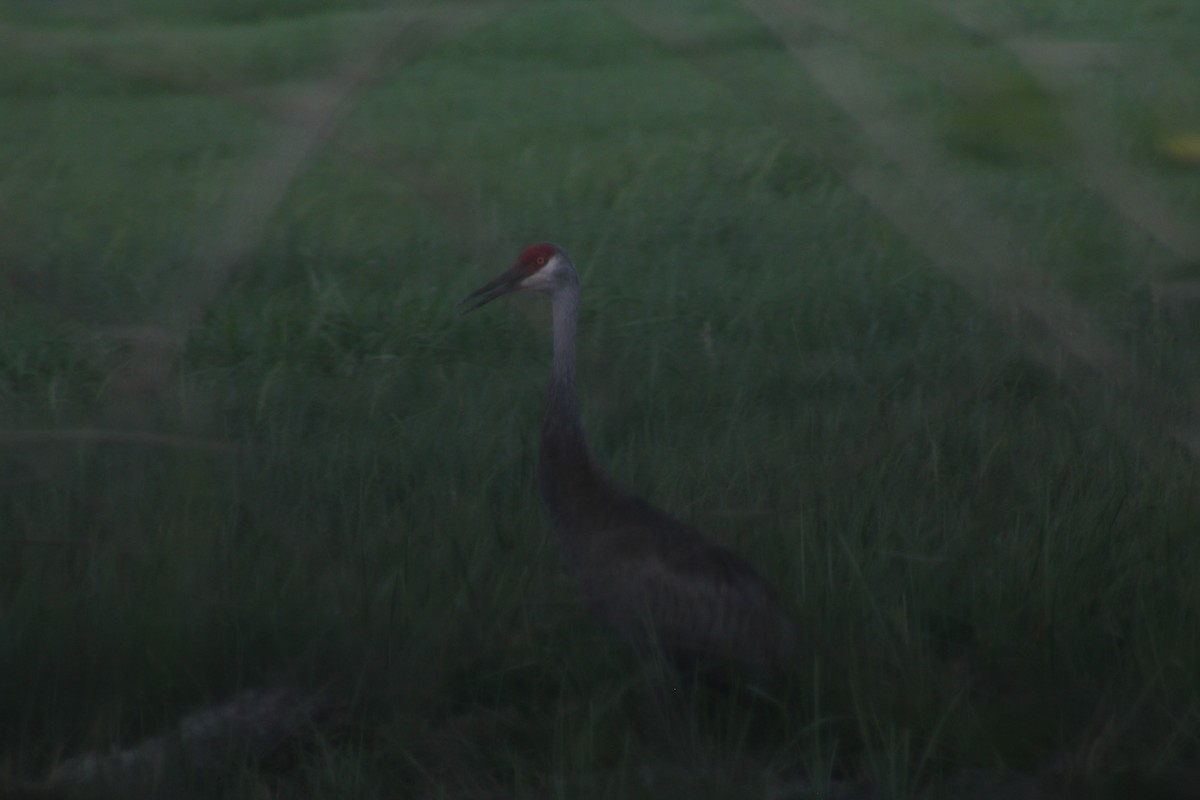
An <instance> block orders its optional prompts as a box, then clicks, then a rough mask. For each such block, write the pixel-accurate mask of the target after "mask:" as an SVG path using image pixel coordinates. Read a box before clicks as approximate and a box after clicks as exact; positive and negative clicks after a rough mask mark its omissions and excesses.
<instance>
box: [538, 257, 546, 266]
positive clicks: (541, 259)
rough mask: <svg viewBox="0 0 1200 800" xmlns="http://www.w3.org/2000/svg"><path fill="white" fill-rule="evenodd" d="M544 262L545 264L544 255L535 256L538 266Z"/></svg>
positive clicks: (543, 264)
mask: <svg viewBox="0 0 1200 800" xmlns="http://www.w3.org/2000/svg"><path fill="white" fill-rule="evenodd" d="M545 264H546V257H545V256H538V257H537V265H538V266H539V267H541V266H545Z"/></svg>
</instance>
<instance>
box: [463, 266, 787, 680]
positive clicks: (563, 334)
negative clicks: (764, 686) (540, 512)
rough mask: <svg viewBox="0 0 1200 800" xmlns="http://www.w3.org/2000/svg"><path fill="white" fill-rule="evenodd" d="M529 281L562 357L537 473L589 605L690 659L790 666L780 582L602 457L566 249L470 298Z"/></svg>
mask: <svg viewBox="0 0 1200 800" xmlns="http://www.w3.org/2000/svg"><path fill="white" fill-rule="evenodd" d="M518 291H534V292H542V293H545V294H549V295H550V299H551V304H552V308H553V318H554V362H553V368H552V369H551V373H550V389H549V392H548V393H547V396H546V407H545V416H544V417H543V420H542V433H541V442H540V446H539V457H538V483H539V485H540V488H541V492H542V498H543V499H544V500H545V503H546V507H547V508H548V509H549V511H550V516H551V518H552V520H553V523H554V527H555V529H556V531H557V534H558V539H559V541H560V543H561V546H562V550H563V554H564V556H565V558H566V561H567V565H568V567H569V569H570V571H571V572H572V573H573V574H574V577H575V579H576V580H577V581H578V583H579V585H580V587H581V589H582V591H583V595H584V598H585V599H586V601H587V603H588V605H589V606H590V607H591V609H592V610H593V611H594V612H595V613H596V615H597V616H599V617H600V619H601V620H602V621H603V622H605V623H607V625H608V626H609V627H610V628H612V629H613V630H614V631H615V632H616V633H617V634H618V635H620V636H621V637H622V638H624V639H625V640H627V641H628V642H630V643H631V644H633V645H634V646H635V647H637V648H638V649H639V650H640V651H642V652H645V651H647V650H649V649H652V648H653V647H654V646H656V645H657V646H661V647H662V648H663V651H664V652H665V653H666V654H667V655H668V656H669V657H670V658H671V660H673V661H675V662H676V663H677V664H678V665H680V666H682V667H684V668H687V669H698V670H702V671H705V672H708V671H710V670H712V669H713V668H716V669H722V668H724V667H725V666H731V665H735V664H741V665H747V666H752V667H757V668H766V669H770V670H772V671H774V669H776V668H778V667H780V666H782V665H783V662H784V661H785V660H786V659H787V657H788V654H789V651H790V650H791V649H792V648H791V643H792V639H793V631H794V627H793V622H792V620H791V619H790V618H789V617H788V616H787V615H786V614H785V613H784V612H783V611H782V610H781V608H780V606H779V603H778V600H777V598H776V595H775V592H774V590H773V589H772V587H771V586H770V584H768V583H767V582H766V581H765V580H764V579H763V578H762V577H761V576H760V575H759V574H758V573H757V572H756V571H755V570H754V568H753V567H751V566H750V565H749V564H748V563H746V562H745V561H743V560H742V559H741V558H739V557H738V556H737V555H735V554H733V553H732V552H730V551H728V550H726V549H724V548H722V547H719V546H717V545H714V544H712V543H710V542H708V541H706V540H705V539H704V538H703V537H702V536H701V535H700V534H699V533H697V532H696V531H695V530H694V529H693V528H691V527H689V526H688V525H685V524H683V523H682V522H679V521H677V520H675V519H672V518H671V517H670V516H668V515H667V514H665V513H663V512H662V511H659V510H658V509H657V508H655V507H654V506H652V505H650V504H649V503H647V502H646V501H644V500H642V499H640V498H638V497H635V496H633V495H631V494H629V493H627V492H625V491H623V490H622V489H620V488H618V487H617V486H616V485H615V484H614V483H613V481H612V480H611V479H610V478H609V477H608V476H607V475H605V474H604V472H603V471H601V470H600V468H599V467H597V466H596V463H595V461H594V460H593V459H592V455H591V452H590V451H589V449H588V445H587V441H586V439H585V437H584V431H583V423H582V421H581V419H580V414H579V401H578V399H577V397H576V392H575V330H576V323H577V319H578V311H579V275H578V273H577V272H576V271H575V266H574V265H573V264H572V263H571V259H570V258H569V257H568V256H567V254H566V252H565V251H564V250H563V249H562V248H561V247H559V246H558V245H555V244H550V243H545V242H543V243H540V244H534V245H530V246H529V247H527V248H525V249H524V250H522V251H521V254H520V255H519V256H518V257H517V261H516V264H514V265H513V266H512V268H511V269H509V270H508V271H507V272H505V273H504V274H502V275H500V276H499V277H497V278H496V279H495V280H493V281H491V282H490V283H488V284H487V285H486V286H483V287H482V288H480V289H479V290H477V291H475V292H472V293H471V294H469V295H467V296H466V297H464V298H463V299H462V300H460V301H459V305H463V304H466V303H470V305H468V306H467V307H466V308H465V309H464V313H466V312H468V311H473V310H475V309H477V308H479V307H480V306H482V305H484V304H486V303H489V302H491V301H492V300H495V299H496V298H498V297H501V296H502V295H505V294H508V293H510V292H518Z"/></svg>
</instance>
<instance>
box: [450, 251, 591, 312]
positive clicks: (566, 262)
mask: <svg viewBox="0 0 1200 800" xmlns="http://www.w3.org/2000/svg"><path fill="white" fill-rule="evenodd" d="M573 277H575V268H574V266H572V265H571V259H570V258H568V257H567V253H566V251H565V250H563V249H562V248H561V247H559V246H558V245H556V244H552V243H551V242H538V243H537V244H531V245H529V247H526V248H525V249H524V250H522V251H521V254H520V255H519V256H517V261H516V263H515V264H513V265H512V266H511V267H509V269H508V270H506V271H505V272H504V273H503V274H501V275H500V276H499V277H497V278H496V279H495V280H493V281H490V282H489V283H487V284H485V285H483V286H481V287H480V288H478V289H476V290H475V291H473V292H471V293H470V294H469V295H467V296H466V297H464V298H463V299H462V300H459V301H458V304H459V305H460V306H461V305H463V304H464V303H471V305H469V306H467V307H466V308H464V309H463V313H464V314H465V313H467V312H468V311H474V310H475V309H477V308H479V307H480V306H482V305H486V304H488V303H490V302H492V301H493V300H495V299H496V298H497V297H503V296H504V295H506V294H509V293H511V292H521V291H531V292H546V293H551V292H553V291H554V290H555V289H556V288H557V287H558V286H560V285H562V284H563V283H564V282H565V281H569V280H570V279H571V278H573ZM472 301H474V302H472Z"/></svg>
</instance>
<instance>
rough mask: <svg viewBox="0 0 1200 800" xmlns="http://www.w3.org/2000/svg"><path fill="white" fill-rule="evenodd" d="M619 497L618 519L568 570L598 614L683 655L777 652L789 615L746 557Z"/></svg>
mask: <svg viewBox="0 0 1200 800" xmlns="http://www.w3.org/2000/svg"><path fill="white" fill-rule="evenodd" d="M627 503H628V504H627V505H626V508H625V509H624V511H625V513H624V514H622V515H620V516H622V517H624V519H622V520H621V521H620V522H617V521H616V520H613V522H616V524H614V525H613V526H612V527H609V528H608V529H607V530H605V531H604V532H603V533H602V534H601V535H599V536H594V537H593V538H592V546H591V547H587V548H586V550H587V552H586V553H582V552H581V553H580V554H579V555H581V556H583V557H584V558H585V559H586V560H587V562H588V563H587V565H586V567H585V568H583V569H577V570H576V573H577V575H578V577H579V578H580V582H581V584H582V585H583V588H584V592H585V594H586V595H587V596H588V599H589V601H590V602H591V604H592V605H593V607H594V609H595V611H596V612H597V613H598V614H599V615H600V617H601V618H602V619H604V620H605V621H606V622H608V624H609V625H611V626H612V627H614V628H615V629H616V630H617V631H618V633H620V634H621V635H622V636H624V637H625V638H627V639H629V640H630V641H633V642H634V643H635V644H639V645H646V644H651V643H657V644H658V645H661V646H662V647H663V648H664V649H666V650H667V651H668V652H669V653H671V654H672V655H673V656H675V657H677V658H680V659H681V660H685V661H693V662H694V661H698V660H699V661H709V660H720V661H731V662H742V663H749V664H754V665H757V666H773V665H777V664H779V663H780V662H781V660H783V659H784V658H786V656H787V653H788V651H789V650H790V648H791V642H792V639H793V633H794V629H795V624H794V622H793V621H792V620H791V619H790V618H789V617H788V616H787V614H785V613H784V612H783V610H782V609H781V608H780V606H779V602H778V598H777V596H776V594H775V591H774V590H773V589H772V588H771V586H770V584H768V583H767V582H766V580H764V579H763V578H762V576H761V575H759V574H758V572H757V571H756V570H755V569H754V568H753V567H752V566H750V564H749V563H747V562H746V561H744V560H743V559H742V558H740V557H739V556H737V555H736V554H734V553H732V552H730V551H729V550H726V549H725V548H723V547H719V546H717V545H715V544H712V543H710V542H708V541H706V540H705V539H704V538H703V537H702V536H701V535H700V534H699V533H698V532H697V531H695V530H694V529H693V528H691V527H689V526H687V525H684V524H683V523H681V522H678V521H676V520H674V519H672V518H671V517H669V516H667V515H666V514H664V513H663V512H661V511H659V510H658V509H655V508H654V507H653V506H651V505H649V504H648V503H645V502H644V501H641V500H638V499H636V498H629V500H628V501H627ZM579 566H584V565H582V564H581V565H579Z"/></svg>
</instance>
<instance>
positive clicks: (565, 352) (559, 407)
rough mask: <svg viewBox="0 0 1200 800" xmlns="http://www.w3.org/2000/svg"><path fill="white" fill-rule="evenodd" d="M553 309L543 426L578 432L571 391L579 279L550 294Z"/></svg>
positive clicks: (576, 409)
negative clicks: (549, 369)
mask: <svg viewBox="0 0 1200 800" xmlns="http://www.w3.org/2000/svg"><path fill="white" fill-rule="evenodd" d="M551 303H552V308H553V312H554V363H553V366H552V367H551V371H550V391H549V393H548V394H547V396H546V419H545V424H546V427H547V428H557V429H558V431H559V432H560V433H571V434H578V435H580V437H581V438H582V433H583V426H582V424H581V423H580V421H579V400H578V398H577V397H576V394H575V328H576V323H577V321H578V318H579V281H578V280H575V281H570V282H568V283H564V284H562V285H560V286H558V287H556V288H555V290H554V293H553V295H552V296H551Z"/></svg>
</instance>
